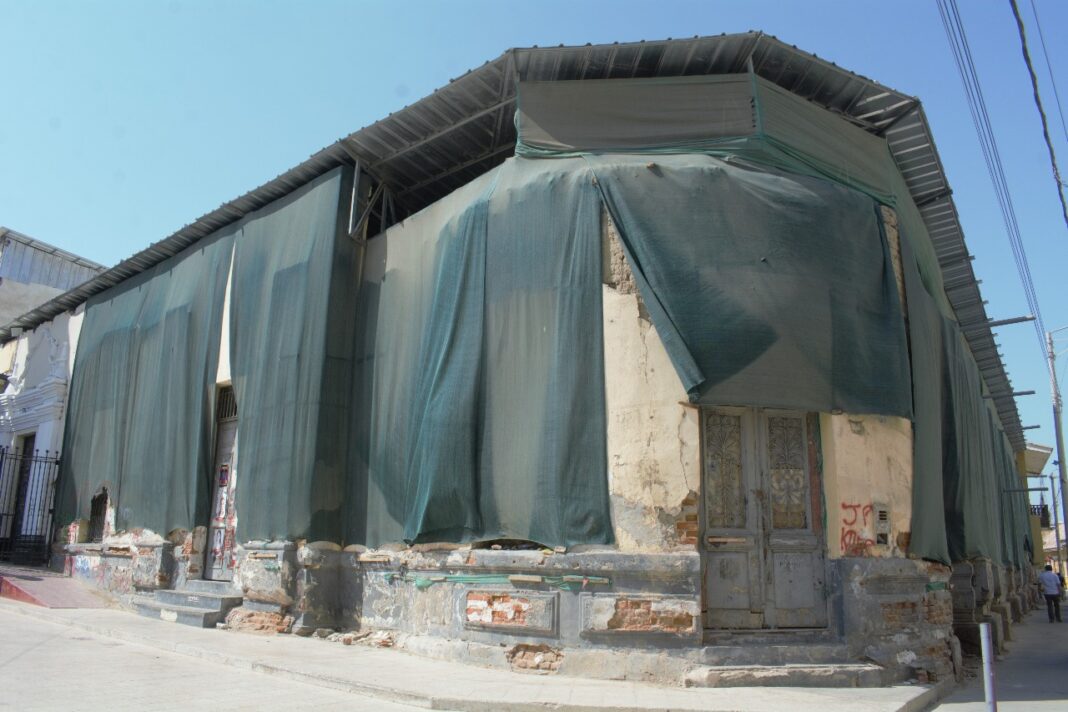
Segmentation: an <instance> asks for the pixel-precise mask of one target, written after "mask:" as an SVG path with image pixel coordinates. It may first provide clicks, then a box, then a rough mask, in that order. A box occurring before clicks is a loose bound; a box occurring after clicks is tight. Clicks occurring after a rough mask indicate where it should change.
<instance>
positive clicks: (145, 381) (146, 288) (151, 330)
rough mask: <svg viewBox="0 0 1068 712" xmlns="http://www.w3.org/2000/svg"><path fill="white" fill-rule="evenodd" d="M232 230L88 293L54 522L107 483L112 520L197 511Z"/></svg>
mask: <svg viewBox="0 0 1068 712" xmlns="http://www.w3.org/2000/svg"><path fill="white" fill-rule="evenodd" d="M233 240H234V230H232V229H223V230H221V231H219V232H218V233H215V234H214V235H212V236H209V237H206V238H203V239H201V240H200V241H199V242H197V243H196V244H195V245H194V246H192V247H189V248H187V249H186V250H183V251H182V252H180V253H179V254H177V255H175V256H174V257H171V258H169V259H167V260H166V261H164V262H162V263H160V264H159V265H157V266H156V267H154V268H152V269H150V270H147V271H146V272H143V273H142V274H140V275H138V276H136V277H133V278H131V279H129V280H126V281H125V282H123V283H122V284H120V285H118V286H115V287H112V288H111V289H109V290H107V291H105V292H102V293H101V294H98V295H96V296H94V297H92V298H91V299H90V300H89V301H88V303H87V306H86V310H85V321H84V322H83V324H82V328H81V333H80V337H79V340H78V345H77V347H78V350H77V359H76V361H75V367H74V376H73V379H72V382H71V387H70V403H69V407H68V411H67V425H66V431H65V434H64V445H63V459H62V462H61V465H60V478H59V485H58V488H59V489H58V494H57V505H56V507H57V521H59V522H69V521H71V520H73V519H75V518H78V517H87V516H88V515H89V502H90V499H91V498H92V497H93V496H94V495H95V494H96V493H97V492H98V491H99V489H100V487H106V488H107V490H108V495H109V497H110V499H111V502H112V504H113V505H114V506H115V525H116V526H117V527H118V528H119V529H120V530H121V529H127V528H131V527H147V528H149V529H151V530H153V531H155V532H157V533H160V534H167V533H168V532H170V531H171V530H173V529H177V528H186V529H190V528H192V527H193V526H196V525H197V524H198V523H200V522H202V521H204V520H206V518H207V503H208V500H209V498H210V496H211V492H210V486H211V462H210V452H211V441H212V437H213V434H212V430H211V420H212V419H211V412H212V410H211V403H212V402H213V398H214V387H213V386H214V376H215V368H216V364H217V362H218V351H219V334H220V330H221V311H222V302H223V294H224V289H225V285H226V274H227V271H228V270H229V266H230V254H231V249H232V246H233Z"/></svg>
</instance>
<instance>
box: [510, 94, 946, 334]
mask: <svg viewBox="0 0 1068 712" xmlns="http://www.w3.org/2000/svg"><path fill="white" fill-rule="evenodd" d="M518 93H519V101H518V104H517V110H516V119H515V121H516V128H517V131H518V139H517V142H516V155H517V156H527V157H540V158H549V157H566V156H577V155H585V154H590V153H611V152H614V151H620V150H623V151H626V152H628V153H650V154H664V153H705V154H708V155H716V156H722V157H727V156H733V157H738V158H745V159H746V160H748V161H751V162H754V163H760V164H763V165H766V166H771V167H774V168H780V169H785V170H788V171H790V172H793V173H800V174H803V175H811V176H818V177H823V178H828V179H830V180H833V181H835V182H838V183H841V184H843V185H847V186H849V187H851V188H855V189H857V190H860V191H861V192H864V193H866V194H868V195H870V196H871V197H872V198H874V199H875V200H877V201H879V202H880V203H883V204H885V205H890V206H891V207H894V208H895V209H896V210H897V211H898V216H899V220H900V221H901V224H902V226H903V232H906V233H908V234H909V235H910V238H909V239H911V240H912V241H913V253H914V255H915V258H916V261H917V265H918V268H919V271H920V275H921V277H922V279H923V281H924V284H925V285H926V286H927V289H928V292H929V293H930V294H931V295H933V298H934V300H935V302H936V304H937V305H938V307H939V309H940V310H941V312H942V313H943V314H944V315H946V316H951V315H952V309H951V307H950V306H949V301H948V299H946V297H945V292H944V290H943V288H942V273H941V270H940V268H939V265H938V257H937V255H936V254H935V251H934V247H933V245H932V244H931V240H930V238H929V237H928V235H927V228H926V226H925V224H924V222H923V218H922V216H921V215H920V213H919V210H918V209H917V208H916V206H915V204H914V203H913V202H912V199H911V196H910V194H909V190H908V186H907V185H906V184H905V181H904V179H903V178H902V177H901V173H900V172H899V170H898V168H897V165H896V163H895V162H894V158H893V156H892V155H891V153H890V149H889V146H888V145H887V143H886V140H885V139H882V138H880V137H877V136H873V135H871V134H870V133H868V132H867V131H864V130H863V129H861V128H859V127H857V126H853V125H851V124H849V123H848V122H847V121H844V120H843V119H842V118H840V117H838V116H835V115H834V114H832V113H831V112H829V111H826V110H824V109H822V108H821V107H819V106H816V105H815V104H813V103H811V102H808V101H806V100H804V99H803V98H801V97H799V96H797V95H796V94H793V93H792V92H789V91H786V90H785V89H783V88H781V87H779V86H778V85H776V84H773V83H772V82H769V81H767V80H765V79H762V78H760V77H757V76H755V75H753V74H735V75H717V76H707V77H662V78H656V79H635V80H630V81H625V80H624V81H620V80H616V79H611V80H583V81H581V82H579V81H575V82H567V81H564V82H544V83H543V82H520V84H519V92H518ZM747 108H748V116H746V109H747ZM584 115H589V116H595V117H597V120H596V121H585V122H583V121H582V120H581V117H582V116H584ZM554 116H555V117H556V118H553V117H554ZM643 132H644V133H645V134H646V135H645V137H644V139H643V137H642V134H643ZM604 136H607V137H609V139H608V140H606V139H605V138H602V137H604ZM613 144H616V145H613Z"/></svg>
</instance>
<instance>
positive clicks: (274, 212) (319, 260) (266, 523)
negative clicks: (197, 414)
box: [230, 169, 356, 541]
mask: <svg viewBox="0 0 1068 712" xmlns="http://www.w3.org/2000/svg"><path fill="white" fill-rule="evenodd" d="M346 186H348V187H347V188H346ZM350 188H351V172H347V171H343V170H342V169H336V170H334V171H332V172H330V173H328V174H326V175H325V176H323V177H321V178H319V179H317V180H315V181H313V182H312V183H310V184H308V185H306V186H304V187H302V188H300V189H298V190H296V191H294V192H293V193H291V194H290V195H288V196H286V197H285V198H283V199H281V200H278V201H275V202H274V203H271V204H270V205H269V206H267V207H266V208H263V209H262V210H259V211H257V212H255V213H252V214H251V215H249V216H248V217H246V218H245V219H244V220H243V222H242V228H241V233H240V235H239V236H238V238H237V242H236V245H235V248H234V265H233V276H232V277H231V287H230V366H231V375H232V378H233V384H234V392H235V395H236V397H237V408H238V415H239V419H238V442H239V444H240V464H239V465H238V474H237V478H238V479H237V482H238V485H237V488H236V489H237V502H236V507H237V527H238V536H239V538H240V539H241V540H243V541H248V540H267V539H311V540H320V539H321V540H329V541H340V540H341V501H342V496H343V492H344V479H345V466H346V456H347V442H346V437H345V436H346V435H347V431H348V395H349V392H350V385H349V384H350V381H351V343H352V341H351V340H352V328H353V326H352V319H351V314H352V310H353V306H352V303H351V293H352V292H353V291H354V289H353V284H354V282H355V279H356V270H355V265H354V259H353V245H352V241H351V240H350V239H349V238H348V236H347V235H345V234H344V233H339V225H340V224H341V221H339V219H338V213H339V210H341V203H342V201H340V196H341V195H343V194H344V195H346V196H347V195H348V190H349V189H350ZM345 207H346V208H347V204H346V205H345Z"/></svg>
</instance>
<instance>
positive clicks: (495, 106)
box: [371, 95, 515, 168]
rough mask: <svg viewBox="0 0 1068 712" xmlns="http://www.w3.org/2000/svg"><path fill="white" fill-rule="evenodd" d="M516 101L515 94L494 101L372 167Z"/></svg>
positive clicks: (376, 164) (374, 164) (398, 156)
mask: <svg viewBox="0 0 1068 712" xmlns="http://www.w3.org/2000/svg"><path fill="white" fill-rule="evenodd" d="M514 103H515V96H514V95H513V96H510V97H508V98H506V99H503V100H501V101H497V102H494V103H493V104H491V105H490V106H487V107H486V108H484V109H482V110H480V111H477V112H475V113H474V114H470V115H468V116H467V117H465V118H464V119H463V120H462V121H457V122H456V123H453V124H450V125H449V126H446V127H445V128H443V129H441V130H440V131H436V132H435V133H432V134H430V135H429V136H425V137H424V138H421V139H419V140H418V141H415V142H414V143H409V144H408V145H406V146H404V147H403V148H400V149H398V150H396V151H394V152H393V153H391V154H390V155H388V156H386V157H385V158H383V159H381V160H380V161H378V162H377V163H373V164H372V165H371V167H372V168H378V167H379V166H382V165H384V164H386V163H389V162H390V161H392V160H394V159H396V158H400V157H401V156H404V155H406V154H408V153H411V152H412V151H414V150H416V149H418V148H422V147H423V146H425V145H427V144H428V143H431V142H432V141H436V140H438V139H439V138H441V137H442V136H447V135H449V134H450V133H452V132H453V131H455V130H456V129H459V128H462V127H464V126H466V125H467V124H469V123H471V122H472V121H477V120H478V119H481V118H482V117H483V116H485V115H487V114H492V113H493V112H494V111H496V110H497V109H500V108H501V107H503V106H507V105H508V104H514ZM387 130H388V129H387Z"/></svg>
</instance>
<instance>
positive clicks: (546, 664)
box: [505, 643, 564, 672]
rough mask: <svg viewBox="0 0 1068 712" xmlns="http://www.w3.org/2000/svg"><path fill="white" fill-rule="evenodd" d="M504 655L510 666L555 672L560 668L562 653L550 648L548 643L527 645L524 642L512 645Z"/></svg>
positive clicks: (519, 668)
mask: <svg viewBox="0 0 1068 712" xmlns="http://www.w3.org/2000/svg"><path fill="white" fill-rule="evenodd" d="M505 657H506V658H507V659H508V662H509V663H510V664H511V665H512V667H513V668H516V669H518V670H544V671H546V672H555V671H556V670H558V669H559V668H560V663H561V662H562V661H563V659H564V654H563V653H562V652H560V651H559V650H557V649H555V648H550V647H549V646H548V645H527V644H525V643H524V644H521V645H516V646H514V647H513V648H512V649H511V650H509V651H508V652H507V653H505Z"/></svg>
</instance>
